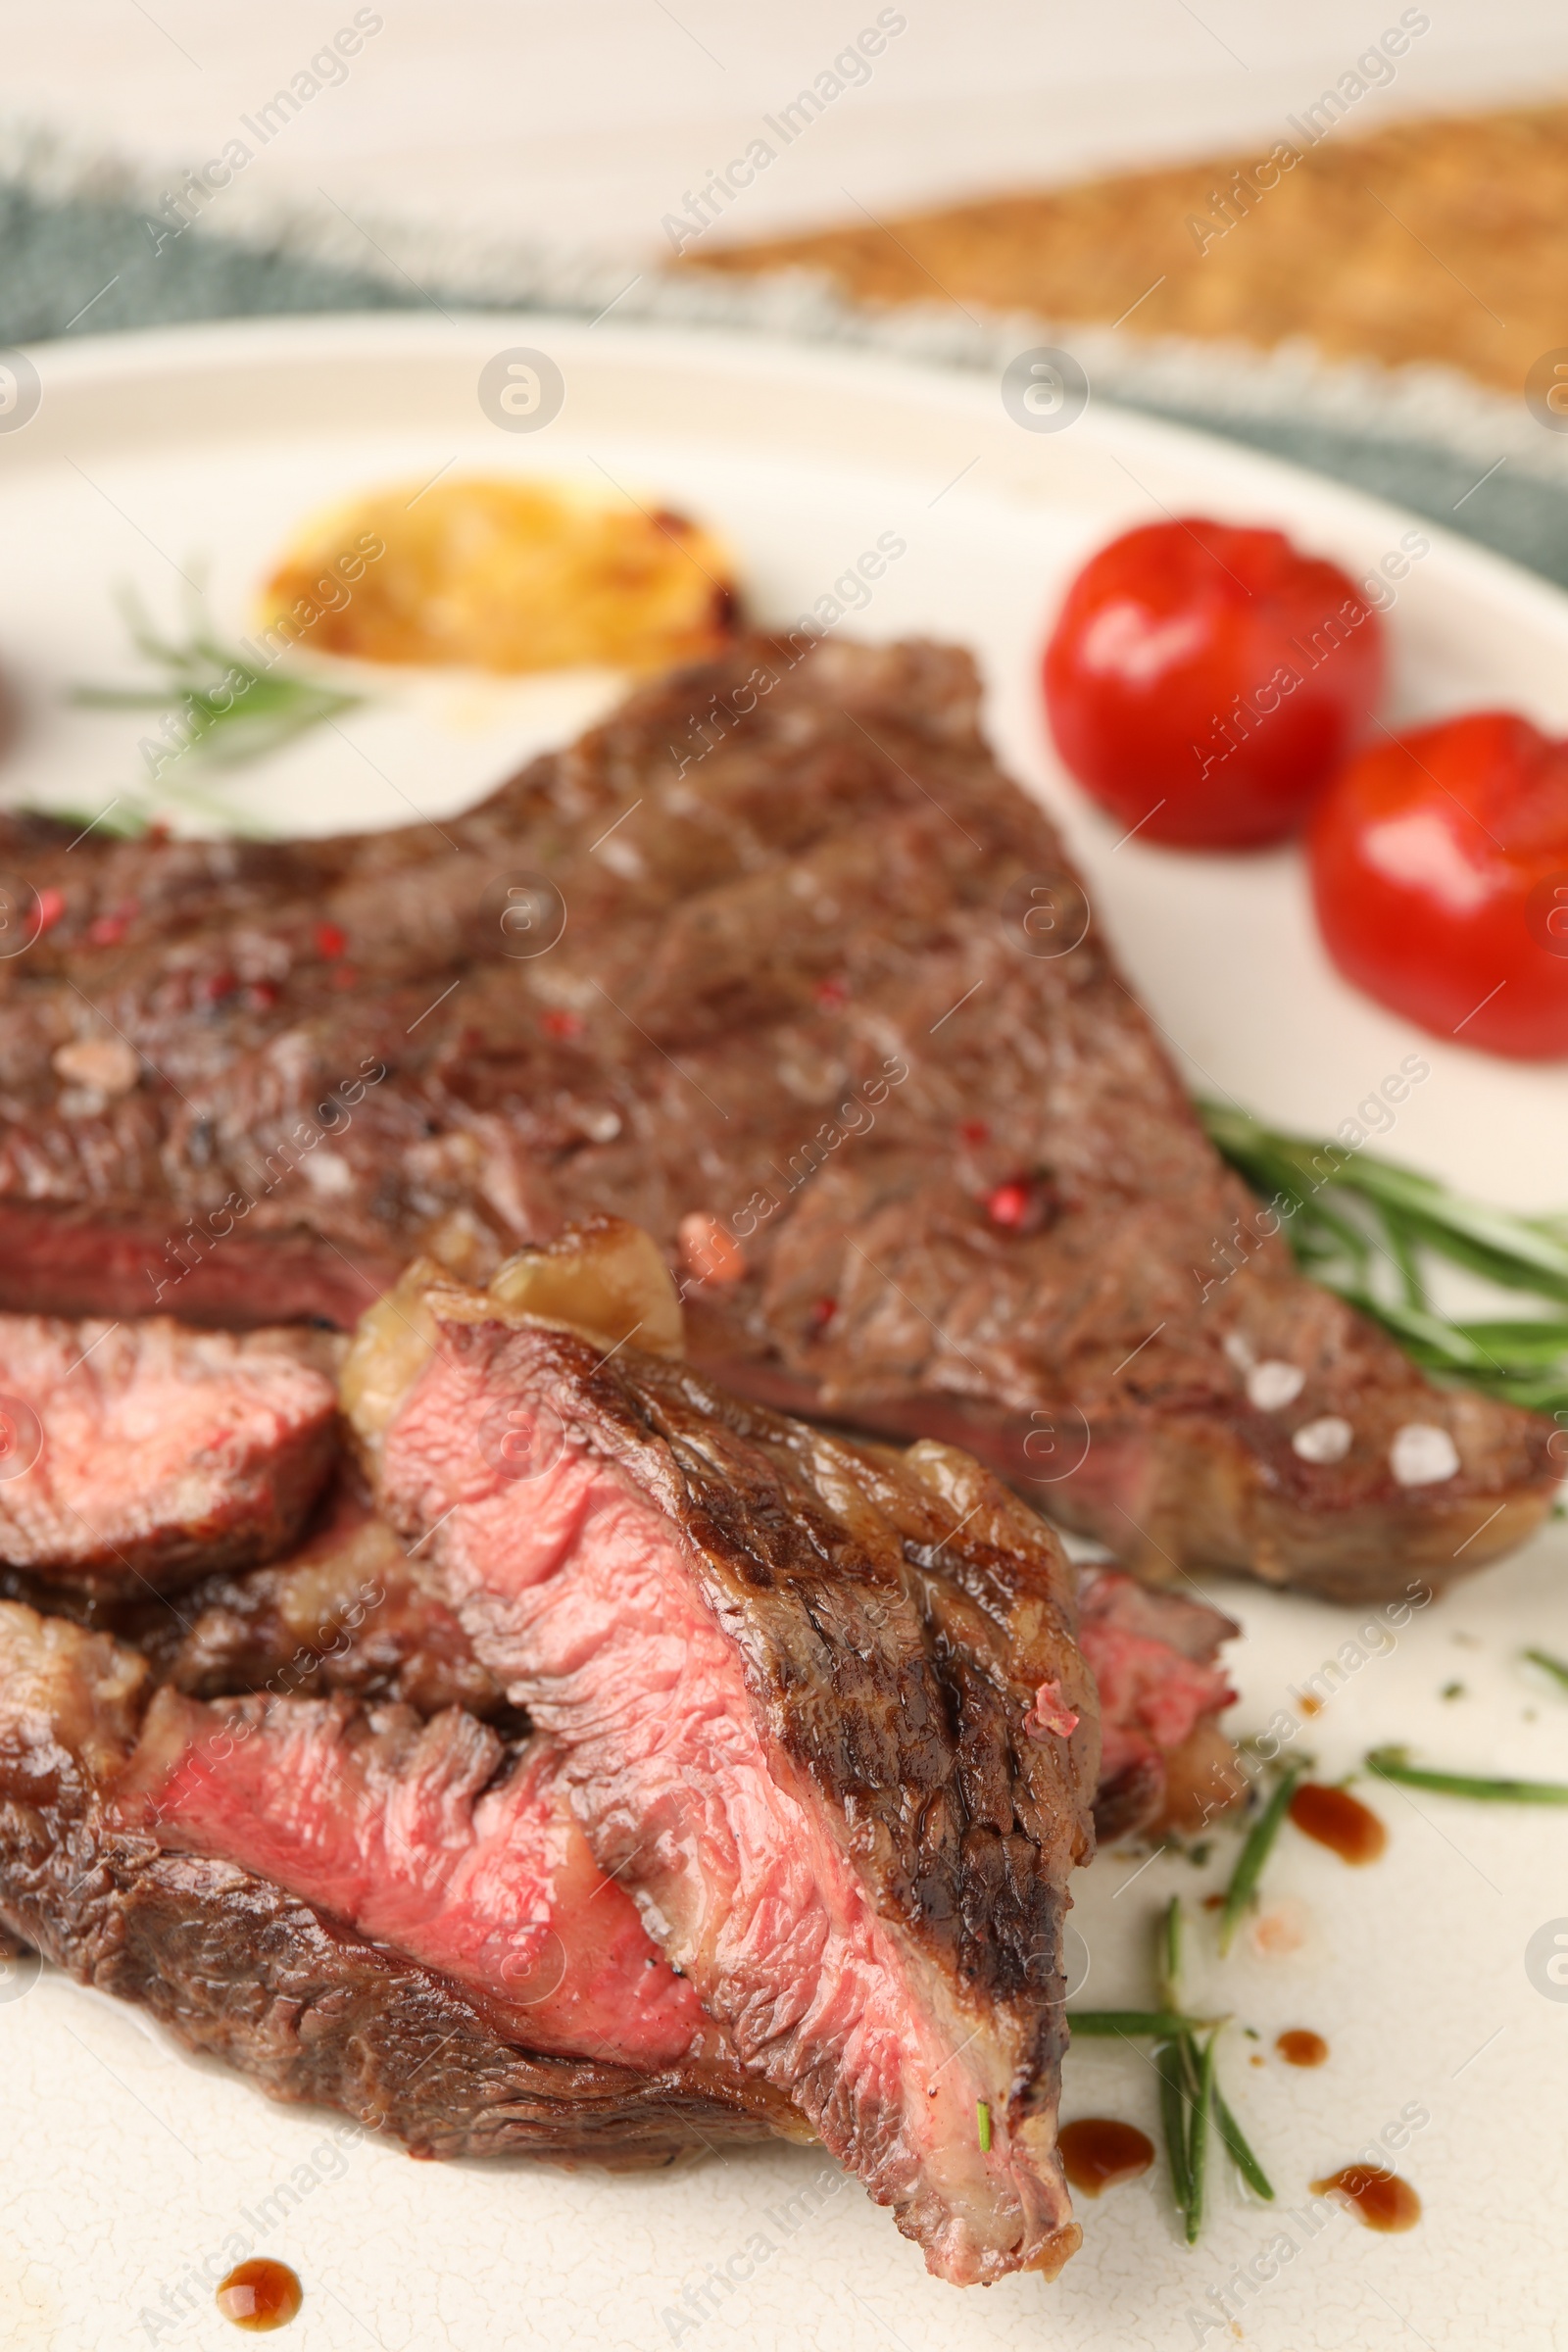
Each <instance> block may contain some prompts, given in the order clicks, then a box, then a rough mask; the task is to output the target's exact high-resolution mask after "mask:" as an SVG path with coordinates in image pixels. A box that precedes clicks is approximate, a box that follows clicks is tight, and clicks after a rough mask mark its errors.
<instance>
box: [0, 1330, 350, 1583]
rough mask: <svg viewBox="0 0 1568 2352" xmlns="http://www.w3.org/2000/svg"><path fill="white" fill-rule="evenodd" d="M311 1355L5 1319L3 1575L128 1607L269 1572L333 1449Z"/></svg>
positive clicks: (185, 1333) (293, 1340) (251, 1340)
mask: <svg viewBox="0 0 1568 2352" xmlns="http://www.w3.org/2000/svg"><path fill="white" fill-rule="evenodd" d="M309 1352H310V1343H309V1340H308V1339H307V1338H305V1337H304V1336H303V1335H301V1334H299V1333H295V1332H289V1331H256V1332H252V1333H250V1334H249V1335H248V1336H247V1337H245V1338H233V1337H230V1336H229V1335H228V1334H227V1333H224V1332H204V1331H191V1330H186V1329H182V1328H181V1327H180V1326H179V1325H178V1324H175V1323H172V1322H170V1321H169V1320H168V1319H167V1318H165V1317H158V1318H156V1319H153V1320H150V1321H147V1322H143V1323H131V1324H102V1323H97V1324H95V1323H69V1322H64V1321H55V1320H50V1319H46V1318H43V1317H37V1316H27V1315H0V1442H3V1446H4V1453H3V1455H0V1473H3V1476H0V1560H3V1561H4V1562H5V1563H6V1564H7V1565H9V1566H10V1567H13V1568H20V1569H24V1570H25V1571H26V1572H27V1573H28V1574H29V1575H31V1576H33V1577H36V1578H41V1579H59V1580H60V1581H62V1582H63V1583H67V1584H70V1585H73V1586H78V1587H81V1588H83V1589H84V1590H86V1591H88V1592H91V1593H121V1594H135V1593H146V1592H148V1591H157V1590H170V1589H174V1588H177V1587H178V1586H179V1585H181V1584H185V1583H188V1582H189V1581H190V1579H191V1578H192V1577H193V1576H195V1575H197V1574H198V1573H199V1572H201V1571H202V1570H204V1569H209V1570H210V1569H214V1568H221V1567H225V1566H226V1567H247V1566H249V1565H251V1564H252V1563H253V1562H255V1561H258V1560H266V1559H270V1558H272V1557H273V1556H274V1555H275V1554H276V1553H277V1552H279V1551H281V1550H282V1549H283V1548H284V1546H285V1545H286V1544H288V1543H289V1542H290V1540H291V1539H292V1538H293V1536H294V1535H295V1534H296V1533H297V1531H298V1529H299V1526H300V1523H301V1521H302V1519H303V1518H304V1516H305V1514H306V1512H307V1510H308V1509H309V1507H310V1505H311V1504H312V1502H313V1501H314V1500H315V1499H316V1496H317V1494H318V1493H319V1489H320V1487H321V1485H322V1483H323V1481H324V1479H325V1477H326V1475H327V1471H328V1468H329V1466H330V1463H331V1460H332V1455H333V1451H334V1447H335V1443H336V1440H335V1436H334V1429H333V1423H334V1418H335V1412H336V1397H335V1395H334V1392H333V1388H332V1384H331V1382H330V1381H329V1380H328V1379H327V1378H325V1377H324V1375H323V1373H322V1372H321V1371H319V1370H317V1369H315V1368H313V1366H312V1365H311V1364H310V1363H309V1362H308V1361H306V1360H304V1359H305V1356H306V1355H307V1354H308V1353H309Z"/></svg>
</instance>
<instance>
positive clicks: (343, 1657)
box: [117, 1477, 506, 1717]
mask: <svg viewBox="0 0 1568 2352" xmlns="http://www.w3.org/2000/svg"><path fill="white" fill-rule="evenodd" d="M151 1616H152V1612H151V1611H148V1610H144V1611H142V1612H140V1620H141V1621H140V1622H139V1623H137V1624H135V1625H126V1626H125V1627H123V1629H117V1630H123V1632H124V1635H125V1638H126V1639H127V1640H129V1641H132V1642H135V1643H136V1644H137V1646H138V1647H139V1648H140V1649H141V1650H142V1651H143V1652H144V1653H145V1654H146V1655H147V1656H148V1658H149V1659H150V1660H151V1662H152V1664H153V1666H154V1668H155V1670H156V1671H157V1673H158V1675H159V1679H160V1680H161V1681H167V1682H171V1683H172V1684H173V1685H174V1687H175V1689H176V1690H180V1691H188V1692H189V1693H190V1695H191V1696H192V1697H194V1698H227V1697H233V1696H236V1695H237V1694H239V1693H240V1692H242V1691H270V1692H271V1693H273V1694H274V1695H286V1696H289V1697H294V1698H316V1697H322V1696H325V1695H326V1694H328V1693H329V1692H332V1691H346V1692H349V1693H351V1694H352V1695H353V1696H355V1697H357V1698H363V1699H384V1698H390V1699H400V1700H402V1701H403V1702H404V1703H405V1704H407V1705H409V1706H411V1707H413V1708H415V1709H416V1711H417V1713H418V1714H420V1715H426V1716H428V1715H436V1714H439V1713H440V1711H441V1709H442V1708H443V1707H454V1706H458V1707H466V1709H467V1711H468V1712H469V1714H470V1715H477V1716H480V1717H490V1716H495V1715H497V1714H500V1713H502V1712H503V1711H504V1710H505V1708H506V1699H505V1696H504V1693H503V1691H502V1690H501V1686H500V1684H499V1683H498V1682H497V1681H496V1680H495V1677H494V1676H493V1675H492V1674H490V1673H489V1672H488V1671H487V1669H486V1668H485V1667H483V1666H481V1665H480V1663H479V1660H478V1659H477V1657H475V1655H474V1652H473V1645H472V1643H471V1642H469V1640H468V1637H467V1635H466V1633H465V1632H464V1630H463V1627H462V1625H461V1624H460V1623H459V1621H458V1618H457V1617H456V1615H455V1614H454V1613H453V1611H452V1609H451V1608H450V1606H449V1605H448V1603H447V1602H446V1601H445V1600H444V1599H443V1597H442V1595H441V1593H440V1592H439V1590H438V1586H437V1579H436V1578H435V1576H434V1574H433V1572H432V1571H431V1570H430V1569H429V1568H428V1567H427V1566H426V1565H425V1564H424V1562H423V1561H422V1560H420V1559H418V1558H414V1559H411V1558H410V1557H409V1554H408V1552H407V1550H406V1549H405V1547H404V1545H403V1544H401V1543H400V1542H399V1541H398V1538H397V1536H396V1535H395V1534H394V1533H393V1531H392V1529H391V1528H390V1527H389V1526H388V1524H387V1522H386V1521H385V1520H384V1519H382V1518H380V1517H378V1516H377V1515H376V1513H375V1512H374V1511H372V1509H371V1508H370V1505H369V1503H368V1500H367V1499H366V1498H365V1497H364V1495H362V1494H360V1493H359V1492H358V1491H357V1487H356V1483H355V1482H354V1481H352V1480H351V1479H350V1478H348V1477H344V1478H342V1479H340V1481H339V1484H338V1487H337V1489H336V1490H335V1491H334V1492H333V1493H332V1494H331V1495H329V1496H328V1498H327V1505H326V1508H325V1510H324V1512H323V1513H322V1524H321V1525H320V1526H319V1528H317V1529H316V1530H315V1532H313V1533H311V1534H310V1535H309V1536H308V1539H307V1541H306V1542H305V1543H304V1544H302V1545H301V1546H300V1548H299V1550H298V1551H296V1552H292V1553H291V1554H290V1555H289V1557H288V1558H287V1559H284V1560H279V1561H277V1562H276V1563H275V1565H273V1566H271V1567H269V1568H253V1569H251V1570H249V1571H248V1572H245V1573H243V1574H233V1575H231V1574H227V1573H225V1574H222V1575H219V1576H210V1577H204V1578H203V1579H202V1580H201V1582H200V1583H199V1584H196V1585H193V1586H192V1587H191V1588H190V1590H189V1591H188V1592H186V1593H181V1594H180V1596H179V1605H178V1610H177V1612H176V1611H175V1610H173V1609H172V1608H167V1607H166V1608H163V1609H161V1610H160V1611H159V1612H158V1621H157V1623H156V1624H154V1623H152V1622H150V1619H151Z"/></svg>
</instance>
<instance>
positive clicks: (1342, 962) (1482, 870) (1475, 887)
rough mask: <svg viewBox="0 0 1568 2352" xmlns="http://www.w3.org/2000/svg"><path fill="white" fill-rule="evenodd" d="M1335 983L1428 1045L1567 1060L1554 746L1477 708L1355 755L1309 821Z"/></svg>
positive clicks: (1562, 810)
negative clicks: (1386, 1011) (1426, 1038)
mask: <svg viewBox="0 0 1568 2352" xmlns="http://www.w3.org/2000/svg"><path fill="white" fill-rule="evenodd" d="M1310 857H1311V866H1312V892H1313V897H1314V898H1315V900H1316V902H1317V916H1318V921H1319V923H1320V924H1321V926H1322V930H1323V938H1324V941H1325V943H1326V945H1327V947H1328V951H1329V954H1330V955H1331V956H1333V958H1334V960H1335V962H1336V963H1337V964H1338V965H1339V967H1340V970H1341V971H1342V972H1343V973H1344V974H1345V976H1346V978H1347V979H1348V980H1352V981H1354V983H1355V985H1356V986H1357V988H1364V989H1365V990H1366V992H1367V994H1368V996H1371V997H1376V998H1377V1000H1378V1002H1379V1004H1381V1005H1392V1006H1393V1008H1394V1010H1395V1011H1396V1012H1402V1013H1404V1014H1405V1015H1406V1016H1407V1017H1408V1018H1409V1019H1410V1020H1412V1021H1419V1022H1420V1024H1421V1026H1422V1027H1423V1028H1424V1029H1431V1030H1434V1031H1435V1032H1436V1033H1437V1035H1438V1036H1439V1037H1453V1038H1457V1040H1458V1042H1459V1043H1460V1044H1461V1045H1465V1046H1479V1047H1480V1048H1482V1049H1483V1051H1485V1052H1487V1053H1491V1054H1514V1055H1516V1056H1518V1057H1519V1058H1520V1059H1523V1060H1544V1059H1547V1058H1550V1057H1553V1056H1556V1055H1558V1054H1568V743H1555V742H1553V741H1552V740H1551V739H1550V738H1549V737H1547V736H1545V735H1543V734H1542V733H1541V732H1540V731H1539V729H1537V728H1535V727H1533V726H1532V725H1531V723H1530V721H1529V720H1528V719H1527V718H1517V717H1515V716H1514V715H1513V714H1512V713H1511V712H1510V711H1475V712H1473V713H1471V714H1470V715H1468V716H1466V717H1464V718H1450V719H1446V720H1444V721H1443V723H1442V724H1441V725H1439V726H1435V727H1421V728H1418V729H1416V730H1415V732H1414V733H1412V734H1408V735H1404V736H1402V737H1400V738H1399V740H1398V741H1397V742H1389V743H1384V744H1380V745H1378V746H1376V747H1374V748H1373V749H1372V750H1370V751H1366V752H1363V753H1362V754H1361V756H1360V758H1359V759H1358V760H1352V761H1351V763H1350V765H1349V766H1348V768H1346V769H1345V771H1344V773H1343V774H1342V775H1341V776H1339V777H1338V778H1337V780H1336V781H1335V782H1334V783H1333V784H1332V785H1331V786H1330V788H1329V790H1328V792H1327V793H1326V794H1325V795H1324V797H1323V800H1322V801H1321V802H1320V804H1319V806H1318V809H1317V814H1316V816H1315V818H1314V819H1313V824H1312V832H1311V841H1310Z"/></svg>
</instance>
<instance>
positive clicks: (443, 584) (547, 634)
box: [263, 475, 737, 674]
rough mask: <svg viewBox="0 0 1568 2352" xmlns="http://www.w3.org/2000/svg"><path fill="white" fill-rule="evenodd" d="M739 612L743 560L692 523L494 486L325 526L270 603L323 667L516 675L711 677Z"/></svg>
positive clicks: (557, 490)
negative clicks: (603, 672)
mask: <svg viewBox="0 0 1568 2352" xmlns="http://www.w3.org/2000/svg"><path fill="white" fill-rule="evenodd" d="M377 551H379V552H377ZM323 582H324V583H325V584H326V585H325V589H324V592H323ZM736 612H737V597H736V591H735V582H734V568H733V565H732V564H731V562H730V559H729V556H728V553H727V552H726V550H725V549H724V548H723V547H722V546H721V545H720V544H719V542H718V541H717V540H716V539H715V538H713V537H712V536H711V533H710V532H708V531H705V530H704V529H702V528H701V526H700V525H699V524H697V523H694V522H692V521H690V520H689V519H688V518H687V517H686V516H685V515H676V514H672V513H670V512H669V511H668V510H662V511H660V512H659V513H657V514H655V513H645V512H644V511H643V509H642V508H640V507H637V506H633V505H632V504H630V503H629V502H628V501H616V502H614V503H609V502H607V501H606V500H604V499H602V498H595V497H593V496H591V495H589V494H587V493H580V492H577V491H574V490H572V489H570V488H569V487H567V486H565V485H563V484H560V483H551V482H544V481H528V480H524V479H520V478H519V479H513V480H510V481H508V480H494V479H487V478H485V477H483V476H479V475H474V476H468V477H466V478H465V477H460V478H459V479H457V480H455V481H450V482H447V481H443V482H437V483H436V484H434V485H433V486H432V487H430V488H427V489H424V490H422V491H421V489H420V487H419V485H418V484H417V482H410V483H399V484H397V485H395V486H394V487H391V488H388V489H384V490H378V491H372V492H371V493H369V494H368V496H367V497H365V498H363V499H359V500H357V501H356V502H354V504H352V505H350V506H346V507H342V508H339V509H337V510H335V511H334V512H332V513H330V514H327V515H322V516H319V518H317V519H316V520H315V521H313V522H311V523H309V524H307V525H306V527H305V529H304V530H303V531H302V532H301V534H300V536H299V538H298V540H297V541H296V542H295V544H294V546H293V547H292V548H291V549H290V550H289V552H288V554H287V555H286V556H285V558H284V559H283V561H282V563H281V564H279V565H278V568H277V570H276V571H275V572H274V573H273V574H272V577H271V578H270V580H269V582H268V584H267V587H266V589H265V591H264V592H263V617H264V623H265V625H269V626H271V625H277V624H283V625H285V626H288V627H290V628H292V629H294V630H295V631H296V632H297V633H298V634H299V636H300V637H301V639H302V641H303V642H304V643H305V644H307V645H308V646H309V648H310V650H311V651H312V652H313V653H322V654H337V655H343V656H347V657H350V658H351V659H353V660H356V661H360V662H417V663H431V664H437V665H443V666H456V665H463V666H466V667H469V668H476V669H488V670H495V671H500V672H505V673H512V674H515V673H517V672H521V671H527V670H541V669H566V668H571V667H574V666H576V665H578V664H581V663H593V664H604V665H607V666H609V667H612V668H617V669H630V670H638V671H654V670H660V669H665V668H668V667H670V666H671V665H672V664H674V663H676V662H692V661H701V660H704V659H706V658H707V657H708V656H710V655H711V654H713V653H716V652H717V651H718V649H719V648H720V647H721V646H722V645H723V644H724V643H725V641H726V639H727V638H728V637H730V636H731V634H732V633H733V630H734V625H735V615H736Z"/></svg>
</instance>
